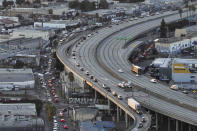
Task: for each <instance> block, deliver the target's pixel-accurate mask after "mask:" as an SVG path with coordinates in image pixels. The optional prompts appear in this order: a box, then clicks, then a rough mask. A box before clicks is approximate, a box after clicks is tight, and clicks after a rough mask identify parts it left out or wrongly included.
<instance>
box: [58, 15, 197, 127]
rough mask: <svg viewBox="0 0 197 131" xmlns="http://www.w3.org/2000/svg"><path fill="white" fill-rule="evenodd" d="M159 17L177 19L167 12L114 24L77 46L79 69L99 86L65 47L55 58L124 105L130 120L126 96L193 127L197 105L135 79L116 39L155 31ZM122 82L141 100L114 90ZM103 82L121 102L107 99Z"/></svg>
mask: <svg viewBox="0 0 197 131" xmlns="http://www.w3.org/2000/svg"><path fill="white" fill-rule="evenodd" d="M166 15H167V16H166ZM161 16H162V17H165V20H166V21H168V22H171V21H174V20H177V19H179V15H178V14H175V15H170V12H166V13H165V14H162V15H160V16H152V17H147V18H143V19H139V20H136V21H132V22H126V23H123V24H121V25H114V26H112V28H108V27H107V28H103V29H101V30H99V31H98V33H96V34H94V35H93V36H91V38H88V39H87V40H86V41H85V42H84V43H83V44H82V45H81V46H80V47H78V48H76V49H75V50H76V52H78V54H77V56H78V57H77V60H78V61H79V63H80V66H82V67H84V68H85V69H86V70H88V71H89V72H90V74H92V75H94V77H96V78H97V79H98V80H99V82H98V83H94V82H93V81H91V80H90V79H89V78H88V77H87V76H86V75H85V73H84V72H82V71H80V70H79V68H77V67H76V66H75V64H74V62H73V60H72V59H68V58H67V57H66V56H65V53H64V52H65V49H66V48H67V47H66V45H68V44H66V45H63V46H61V47H59V48H58V50H57V55H58V57H59V59H60V60H61V61H62V63H63V64H64V65H65V67H66V68H69V70H70V71H72V72H73V73H74V74H75V75H76V76H79V77H82V78H83V79H84V80H86V81H89V83H92V87H93V88H95V90H97V91H98V92H100V93H101V94H103V95H104V96H106V97H108V99H110V100H111V101H113V102H114V103H115V104H117V105H118V106H120V107H121V108H122V109H124V106H126V107H127V108H128V110H126V109H124V110H125V111H126V112H127V113H128V114H129V115H130V116H131V117H133V113H134V112H132V111H131V112H130V111H129V109H130V108H129V107H128V106H127V104H126V103H127V102H126V98H127V97H128V96H133V97H135V98H136V99H137V100H138V101H139V102H140V103H141V104H142V105H144V106H145V107H147V108H149V109H151V110H154V111H156V112H159V113H161V114H165V115H167V116H169V117H172V118H175V119H178V120H180V121H184V122H186V123H189V124H191V125H195V126H196V125H197V113H196V109H197V105H196V104H195V100H194V99H192V98H190V97H187V96H183V94H180V93H179V92H173V91H172V90H169V87H167V86H164V85H162V84H152V83H150V82H149V79H148V78H147V77H145V76H141V77H139V78H136V76H135V75H134V74H133V73H131V71H130V65H129V63H128V61H127V58H125V57H123V56H124V55H122V54H124V50H123V49H122V47H123V46H124V43H123V42H121V41H117V40H116V38H117V36H125V35H129V36H132V37H133V38H134V37H136V36H137V35H139V34H141V33H143V32H145V31H148V30H150V29H152V28H155V27H156V26H158V25H159V24H160V21H161ZM185 16H186V14H183V17H185ZM120 68H121V69H123V70H124V72H125V73H121V74H120V73H119V72H118V69H120ZM122 80H130V81H132V83H133V84H134V85H136V86H137V87H138V88H140V89H143V90H144V93H141V94H140V96H141V97H136V96H134V95H133V93H129V92H124V91H123V90H121V89H119V88H118V87H117V83H119V82H121V81H122ZM102 83H105V84H106V85H108V86H110V87H111V89H112V90H113V91H116V92H118V93H119V94H120V95H122V96H123V98H124V100H122V101H120V100H118V99H116V98H114V97H113V96H110V95H111V94H109V93H107V92H105V90H103V89H102V87H101V85H102ZM90 85H91V84H90ZM147 92H148V95H147ZM138 96H139V95H138ZM147 96H148V97H147ZM144 98H145V99H146V101H144ZM161 103H163V104H161ZM130 110H131V109H130ZM129 112H130V113H129ZM133 118H134V120H135V119H136V117H133Z"/></svg>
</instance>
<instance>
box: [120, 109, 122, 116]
mask: <svg viewBox="0 0 197 131" xmlns="http://www.w3.org/2000/svg"><path fill="white" fill-rule="evenodd" d="M120 116H122V109H121V108H120Z"/></svg>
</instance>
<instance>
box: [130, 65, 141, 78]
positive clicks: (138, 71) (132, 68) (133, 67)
mask: <svg viewBox="0 0 197 131" xmlns="http://www.w3.org/2000/svg"><path fill="white" fill-rule="evenodd" d="M131 70H132V71H133V72H135V73H136V74H138V75H141V74H142V68H141V67H139V66H137V65H134V64H132V65H131Z"/></svg>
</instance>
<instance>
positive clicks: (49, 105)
mask: <svg viewBox="0 0 197 131" xmlns="http://www.w3.org/2000/svg"><path fill="white" fill-rule="evenodd" d="M45 108H46V112H47V116H48V120H49V121H50V122H51V121H52V120H53V116H54V115H56V110H57V109H56V107H55V106H53V105H52V103H50V102H47V103H46V107H45Z"/></svg>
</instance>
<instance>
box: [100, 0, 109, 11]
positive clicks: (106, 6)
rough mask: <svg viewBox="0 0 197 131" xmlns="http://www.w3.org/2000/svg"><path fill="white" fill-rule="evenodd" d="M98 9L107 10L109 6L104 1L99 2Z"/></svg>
mask: <svg viewBox="0 0 197 131" xmlns="http://www.w3.org/2000/svg"><path fill="white" fill-rule="evenodd" d="M100 8H101V9H108V8H109V5H108V3H107V1H106V0H101V1H100Z"/></svg>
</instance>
